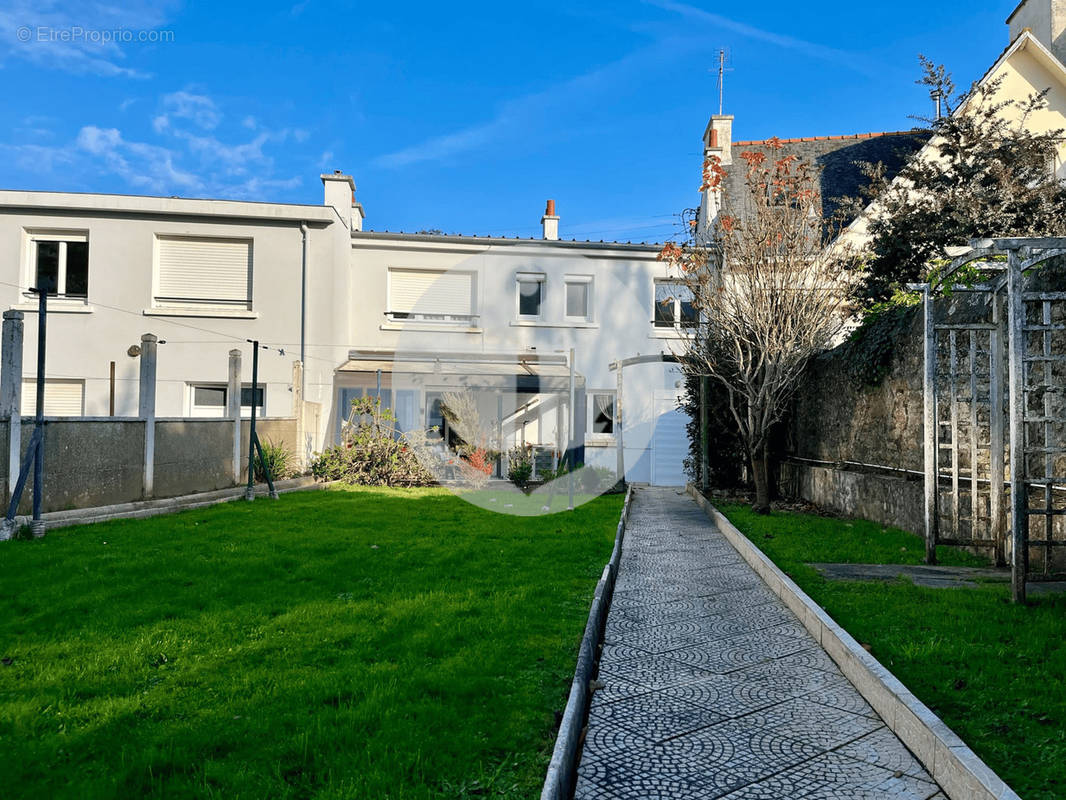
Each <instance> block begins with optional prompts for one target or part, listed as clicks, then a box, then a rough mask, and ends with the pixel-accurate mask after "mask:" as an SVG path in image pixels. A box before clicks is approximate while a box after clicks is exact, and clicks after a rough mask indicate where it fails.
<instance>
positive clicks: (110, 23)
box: [0, 0, 175, 78]
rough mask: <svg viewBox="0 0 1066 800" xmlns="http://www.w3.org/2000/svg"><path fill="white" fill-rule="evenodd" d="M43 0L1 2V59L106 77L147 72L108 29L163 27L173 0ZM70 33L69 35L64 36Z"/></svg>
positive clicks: (128, 29) (128, 46) (131, 45)
mask: <svg viewBox="0 0 1066 800" xmlns="http://www.w3.org/2000/svg"><path fill="white" fill-rule="evenodd" d="M61 5H63V4H59V3H54V2H42V0H7V2H5V3H4V4H3V7H2V8H0V64H2V62H3V61H4V60H6V59H8V58H11V59H23V60H26V61H29V62H30V63H32V64H34V65H36V66H39V67H41V68H42V69H59V70H63V71H66V72H73V73H76V74H94V75H102V76H105V77H127V78H147V77H150V75H149V73H147V72H144V71H142V70H138V69H136V68H133V67H129V66H125V65H124V63H123V62H124V60H125V58H126V51H127V50H128V49H130V48H133V47H137V46H138V45H136V44H122V45H120V44H119V43H117V42H115V41H114V37H109V36H106V35H104V34H107V33H109V32H113V31H116V30H127V31H140V30H151V31H157V30H161V26H162V25H163V24H164V23H165V22H166V19H167V17H168V15H169V13H170V10H171V8H172V7H173V6H174V5H175V2H174V0H160V1H159V2H153V1H152V0H131V1H130V2H124V3H122V4H114V3H111V2H107V1H106V0H83V2H80V3H77V4H70V7H69V8H64V7H61ZM64 39H66V41H64Z"/></svg>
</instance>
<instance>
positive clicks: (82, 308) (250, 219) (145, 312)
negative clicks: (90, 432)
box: [0, 192, 350, 417]
mask: <svg viewBox="0 0 1066 800" xmlns="http://www.w3.org/2000/svg"><path fill="white" fill-rule="evenodd" d="M301 220H304V221H305V222H306V224H307V226H308V236H309V270H308V272H309V275H308V311H309V313H308V326H307V341H308V342H312V341H314V342H318V343H336V344H335V346H334V347H332V348H327V347H319V348H317V349H315V350H314V351H310V350H309V351H308V352H309V356H312V357H309V358H308V363H307V368H306V375H307V379H306V380H307V394H306V399H307V400H308V401H312V402H324V403H328V402H329V400H330V398H331V396H332V383H333V369H334V367H335V366H336V364H338V363H340V362H341V361H342V360H343V358H344V354H345V353H346V352H347V348H346V346H345V341H344V336H345V328H346V326H347V320H348V313H347V308H346V307H345V304H343V303H340V304H338V303H335V302H334V298H336V297H346V296H347V295H348V283H347V281H348V278H349V275H348V269H347V267H348V261H349V258H350V255H349V252H348V247H347V240H348V230H347V228H346V227H345V226H343V225H342V224H340V222H339V218H338V217H337V214H336V212H335V211H334V209H332V208H328V207H317V206H285V205H277V204H260V203H239V202H229V201H201V200H183V199H170V198H154V197H129V196H114V195H70V194H62V193H44V192H0V303H2V304H3V305H4V307H11V308H19V309H23V310H24V311H25V312H26V318H25V325H26V334H25V342H26V347H25V353H24V359H23V364H24V374H25V375H26V376H27V377H31V376H33V375H34V374H35V371H36V358H37V356H36V352H37V349H36V348H37V314H36V299H35V298H32V297H27V296H25V294H24V291H25V289H27V288H28V287H29V286H30V285H32V283H33V277H32V272H31V270H30V269H29V268H28V263H29V262H28V259H27V241H26V236H25V232H26V230H27V229H42V230H65V231H70V230H76V231H87V232H88V237H89V290H88V292H89V299H88V303H87V304H86V305H79V304H77V303H71V302H69V301H67V302H62V301H57V302H53V303H52V304H50V309H49V311H50V313H49V325H48V342H47V347H48V353H47V355H48V361H47V374H48V376H49V377H56V378H61V377H72V378H84V379H85V414H86V415H87V416H105V415H107V413H108V400H109V362H111V361H114V362H115V364H116V378H117V385H116V408H115V412H116V414H117V415H120V416H135V415H136V413H137V375H138V360H137V359H136V358H131V357H130V356H128V355H127V353H126V351H127V348H129V346H130V345H133V344H138V343H139V342H140V337H141V334H143V333H154V334H155V335H156V336H158V337H159V338H160V339H162V340H166V342H167V343H166V344H165V345H161V346H160V347H159V362H158V385H157V406H156V413H157V415H158V416H160V417H170V416H184V415H187V414H189V412H190V391H189V385H190V384H192V383H201V382H215V383H220V384H225V382H226V379H227V375H228V353H229V351H230V350H231V349H233V348H239V349H241V350H242V351H243V353H244V358H243V364H242V367H243V369H242V372H243V374H242V379H243V381H245V382H250V380H251V371H252V359H251V345H249V344H247V343H246V342H245V341H244V340H245V339H249V338H259V339H261V340H262V341H263V342H264V343H265V344H269V345H271V346H272V347H283V348H284V349H285V355H284V356H281V355H279V354H278V353H277V352H276V350H275V351H274V352H267V351H261V352H260V364H259V367H260V381H261V382H262V383H264V384H265V386H266V406H267V407H266V413H267V414H269V415H271V416H289V415H292V414H293V406H292V392H291V384H292V368H293V361H294V360H296V359H298V358H299V352H300V350H299V342H300V296H301V290H300V283H301V280H300V276H301V257H302V235H301V230H300V222H301ZM161 234H165V235H193V236H208V237H212V236H216V237H239V238H247V239H250V240H251V241H252V272H253V277H252V310H251V312H250V313H233V314H227V313H225V312H221V311H215V312H212V314H211V315H208V316H201V315H198V314H194V313H192V312H185V313H183V314H182V315H180V316H176V315H171V314H167V315H159V314H157V313H156V312H155V311H154V310H153V308H152V292H153V289H152V282H153V257H154V246H155V237H156V236H157V235H161Z"/></svg>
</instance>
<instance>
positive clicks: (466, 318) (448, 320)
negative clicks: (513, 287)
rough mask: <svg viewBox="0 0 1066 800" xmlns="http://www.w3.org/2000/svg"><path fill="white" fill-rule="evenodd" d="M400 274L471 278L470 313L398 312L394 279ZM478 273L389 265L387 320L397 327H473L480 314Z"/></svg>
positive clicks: (464, 270)
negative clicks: (394, 292)
mask: <svg viewBox="0 0 1066 800" xmlns="http://www.w3.org/2000/svg"><path fill="white" fill-rule="evenodd" d="M400 272H418V273H423V274H425V273H434V274H437V275H447V274H451V273H454V274H461V275H469V276H470V312H469V313H467V314H445V313H441V314H433V313H426V312H421V311H413V312H412V311H396V310H394V309H393V308H392V291H393V286H392V284H393V278H394V276H395V275H396V273H400ZM477 309H478V272H477V270H467V269H457V270H451V269H437V268H434V267H407V266H400V265H389V266H387V267H386V268H385V320H386V321H387V322H389V323H392V324H396V325H411V324H414V325H424V326H436V325H444V326H448V327H473V326H476V325H477V322H478V319H479V314H478V311H477Z"/></svg>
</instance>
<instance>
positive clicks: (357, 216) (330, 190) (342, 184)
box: [321, 169, 365, 231]
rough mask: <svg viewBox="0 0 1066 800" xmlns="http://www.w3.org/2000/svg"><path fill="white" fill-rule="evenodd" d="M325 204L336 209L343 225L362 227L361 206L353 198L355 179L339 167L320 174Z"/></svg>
mask: <svg viewBox="0 0 1066 800" xmlns="http://www.w3.org/2000/svg"><path fill="white" fill-rule="evenodd" d="M321 178H322V186H323V189H324V195H325V205H327V206H333V207H334V208H335V209H337V215H338V216H339V217H340V218H341V221H342V222H344V225H345V227H347V228H349V229H351V230H353V231H361V230H362V229H363V218H364V216H365V215H364V214H363V206H362V204H361V203H358V202H356V199H355V181H354V180H352V176H351V175H345V174H344V173H342V172H341V171H340V170H339V169H335V170H333V172H332V173H327V174H325V175H322V176H321Z"/></svg>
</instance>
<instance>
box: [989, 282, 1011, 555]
mask: <svg viewBox="0 0 1066 800" xmlns="http://www.w3.org/2000/svg"><path fill="white" fill-rule="evenodd" d="M992 324H993V326H994V327H993V328H992V331H991V333H990V335H989V349H990V350H991V351H992V354H991V356H990V364H989V376H988V394H989V398H988V407H989V426H988V427H989V444H990V448H991V449H990V453H989V463H988V469H989V476H988V478H989V482H990V485H989V516H990V517H991V519H990V520H989V524H990V528H991V530H990V533H991V534H992V537H993V538H994V539H995V540H996V547H995V559H996V566H998V567H1002V566H1004V565H1006V563H1007V557H1006V541H1005V534H1006V525H1005V520H1004V514H1003V482H1004V480H1005V474H1006V473H1005V469H1004V463H1003V321H1002V319H1001V314H1000V313H999V301H998V299H997V297H996V295H995V294H993V295H992Z"/></svg>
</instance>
